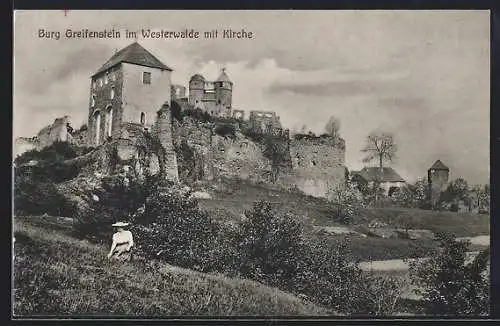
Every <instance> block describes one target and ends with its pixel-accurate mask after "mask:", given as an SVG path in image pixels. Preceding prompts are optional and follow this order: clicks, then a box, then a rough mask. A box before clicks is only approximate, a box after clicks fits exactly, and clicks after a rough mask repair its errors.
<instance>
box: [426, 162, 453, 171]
mask: <svg viewBox="0 0 500 326" xmlns="http://www.w3.org/2000/svg"><path fill="white" fill-rule="evenodd" d="M429 170H447V171H449V170H450V169H449V168H448V167H447V166H446V165H444V163H443V162H441V160H437V161H436V162H435V163H434V164H433V165H432V166H431V167H430V168H429Z"/></svg>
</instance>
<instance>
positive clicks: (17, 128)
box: [13, 10, 490, 183]
mask: <svg viewBox="0 0 500 326" xmlns="http://www.w3.org/2000/svg"><path fill="white" fill-rule="evenodd" d="M14 25H15V27H14V129H13V131H14V137H17V136H33V135H35V134H36V133H37V132H38V130H39V129H41V128H42V127H44V126H45V125H47V124H49V123H51V122H53V120H54V119H55V118H57V117H60V116H63V115H69V116H70V117H71V118H72V121H73V125H74V126H75V127H79V126H80V125H82V124H83V123H85V122H86V121H85V120H86V118H87V110H88V102H89V98H88V97H89V86H90V81H89V78H90V76H91V75H92V74H93V73H94V72H96V71H97V69H98V68H99V67H100V66H101V65H102V64H103V63H104V62H105V61H106V60H107V59H109V57H110V56H112V55H113V53H114V51H115V50H116V49H118V50H119V49H121V48H122V47H125V46H127V45H128V44H130V43H131V42H133V41H134V40H133V39H132V40H130V39H126V38H125V37H124V35H123V34H124V30H125V29H128V30H138V31H140V30H141V29H142V28H145V29H147V28H149V29H157V30H159V29H164V30H169V31H180V30H183V29H185V28H188V29H195V30H197V31H200V32H203V31H209V30H213V29H218V30H222V29H233V30H235V31H240V30H242V29H245V30H246V31H251V32H253V33H254V38H253V39H251V40H248V39H246V40H228V39H217V40H205V39H197V40H168V39H157V40H145V39H142V38H141V37H139V38H138V42H139V43H140V44H141V45H143V46H144V47H145V48H146V49H148V50H150V51H151V52H152V53H153V54H154V55H156V56H157V57H158V58H159V59H160V60H162V61H163V62H164V63H165V64H167V65H168V66H170V67H172V68H173V69H174V73H173V76H172V79H173V82H174V83H179V84H184V85H187V83H188V80H189V77H190V76H191V75H192V74H194V73H201V74H203V75H204V76H205V77H206V78H207V79H214V78H216V77H217V76H218V74H219V72H220V69H221V68H222V67H223V66H225V67H226V68H227V73H228V75H229V77H230V78H231V79H232V81H233V82H234V91H233V106H234V107H235V108H239V109H244V110H246V111H250V110H273V111H276V112H277V113H278V114H279V115H280V117H281V120H282V123H283V124H284V126H285V127H288V128H290V129H294V128H295V129H300V128H301V127H302V126H303V125H306V126H307V128H308V129H310V130H312V131H314V132H316V133H321V132H323V131H324V125H325V123H326V121H327V120H328V118H329V117H330V116H332V115H333V116H336V117H337V118H339V119H340V120H341V130H340V132H341V136H342V137H343V138H344V139H345V140H346V144H347V153H346V163H347V165H348V167H349V168H350V169H359V168H361V167H362V166H363V164H362V163H361V160H362V158H363V154H362V153H361V152H360V149H361V148H362V147H363V144H364V139H365V137H366V136H367V134H368V133H369V132H370V131H372V130H383V131H389V132H393V133H394V135H395V139H396V142H397V144H398V145H399V151H398V158H397V160H396V161H395V162H394V163H393V167H394V168H395V169H396V170H397V171H398V172H399V173H400V174H401V175H402V176H403V177H405V178H407V179H408V180H414V179H415V178H417V177H420V176H424V175H425V174H426V170H427V168H428V167H430V165H431V164H433V163H434V161H435V160H436V159H441V160H442V161H443V162H444V163H445V164H447V165H448V166H449V167H450V170H451V172H450V173H451V178H457V177H460V176H462V177H465V178H466V179H467V180H468V181H469V182H470V183H487V182H489V94H490V91H489V90H490V84H489V80H490V74H489V71H490V66H489V65H490V64H489V57H490V53H489V51H490V50H489V12H488V11H233V12H231V11H204V12H201V11H200V12H197V11H185V12H182V11H143V12H139V11H70V12H68V13H67V16H65V15H64V13H63V12H62V11H60V10H55V11H17V12H16V13H15V16H14ZM84 28H88V29H92V30H101V29H104V28H107V29H111V28H114V29H115V30H120V31H121V32H122V38H121V39H102V40H99V39H66V38H64V37H63V36H62V37H61V39H59V40H54V39H40V38H39V37H38V31H39V29H45V30H48V31H60V32H61V34H64V31H65V30H66V29H72V30H80V29H84Z"/></svg>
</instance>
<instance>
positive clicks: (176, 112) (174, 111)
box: [170, 101, 184, 121]
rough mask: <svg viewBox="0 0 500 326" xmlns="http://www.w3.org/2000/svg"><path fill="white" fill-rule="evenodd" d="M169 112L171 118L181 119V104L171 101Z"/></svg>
mask: <svg viewBox="0 0 500 326" xmlns="http://www.w3.org/2000/svg"><path fill="white" fill-rule="evenodd" d="M170 114H171V116H172V118H173V119H175V120H177V121H182V118H183V116H184V114H183V112H182V108H181V106H180V105H179V104H178V103H177V102H176V101H172V106H171V108H170Z"/></svg>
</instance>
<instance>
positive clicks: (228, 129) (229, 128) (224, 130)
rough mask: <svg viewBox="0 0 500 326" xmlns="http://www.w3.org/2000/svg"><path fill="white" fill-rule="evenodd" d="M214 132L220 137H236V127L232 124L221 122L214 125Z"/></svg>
mask: <svg viewBox="0 0 500 326" xmlns="http://www.w3.org/2000/svg"><path fill="white" fill-rule="evenodd" d="M215 133H216V134H217V135H219V136H222V137H229V138H231V139H234V138H235V137H236V129H235V127H234V126H233V125H232V124H221V125H218V126H217V127H215Z"/></svg>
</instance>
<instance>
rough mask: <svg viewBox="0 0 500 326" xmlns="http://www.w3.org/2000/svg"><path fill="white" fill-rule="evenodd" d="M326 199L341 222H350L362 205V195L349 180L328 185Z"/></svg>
mask: <svg viewBox="0 0 500 326" xmlns="http://www.w3.org/2000/svg"><path fill="white" fill-rule="evenodd" d="M328 199H329V204H330V207H331V209H332V212H333V213H334V215H335V217H337V218H341V219H342V220H343V222H350V221H351V220H352V218H353V217H355V215H356V213H358V212H359V209H361V208H362V207H363V195H362V194H361V192H360V191H359V190H358V189H357V188H356V187H355V185H353V184H352V183H350V182H348V183H347V184H339V185H335V186H333V187H330V189H328Z"/></svg>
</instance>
